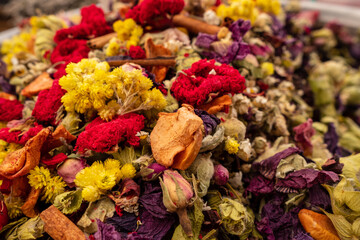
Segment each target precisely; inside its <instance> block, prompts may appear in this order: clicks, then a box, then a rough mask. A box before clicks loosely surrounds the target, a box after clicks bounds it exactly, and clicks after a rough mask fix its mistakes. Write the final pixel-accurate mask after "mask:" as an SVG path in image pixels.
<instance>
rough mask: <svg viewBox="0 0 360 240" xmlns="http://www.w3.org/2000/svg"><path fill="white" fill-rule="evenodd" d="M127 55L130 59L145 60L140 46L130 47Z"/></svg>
mask: <svg viewBox="0 0 360 240" xmlns="http://www.w3.org/2000/svg"><path fill="white" fill-rule="evenodd" d="M129 55H130V57H131V58H132V59H144V58H146V54H145V51H144V49H142V48H141V47H140V46H131V47H130V49H129Z"/></svg>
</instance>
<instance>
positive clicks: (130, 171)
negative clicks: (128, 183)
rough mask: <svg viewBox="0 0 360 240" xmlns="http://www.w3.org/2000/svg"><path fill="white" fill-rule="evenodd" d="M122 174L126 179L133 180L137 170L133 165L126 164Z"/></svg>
mask: <svg viewBox="0 0 360 240" xmlns="http://www.w3.org/2000/svg"><path fill="white" fill-rule="evenodd" d="M121 172H122V174H123V177H124V178H133V177H135V175H136V169H135V167H134V166H133V165H132V164H131V163H126V164H125V165H124V166H123V167H122V168H121Z"/></svg>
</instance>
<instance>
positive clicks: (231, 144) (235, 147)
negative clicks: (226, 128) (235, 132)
mask: <svg viewBox="0 0 360 240" xmlns="http://www.w3.org/2000/svg"><path fill="white" fill-rule="evenodd" d="M239 147H240V144H239V143H238V141H236V139H235V138H232V137H228V138H227V139H226V141H225V151H227V152H228V153H230V154H236V153H237V152H238V151H239Z"/></svg>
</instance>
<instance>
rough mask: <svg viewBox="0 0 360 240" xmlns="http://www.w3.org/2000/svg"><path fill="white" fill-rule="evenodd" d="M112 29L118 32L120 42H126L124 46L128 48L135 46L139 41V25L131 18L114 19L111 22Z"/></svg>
mask: <svg viewBox="0 0 360 240" xmlns="http://www.w3.org/2000/svg"><path fill="white" fill-rule="evenodd" d="M113 28H114V31H115V32H116V33H117V34H118V39H119V40H120V41H122V42H126V47H127V48H128V49H129V48H130V47H131V46H137V45H138V44H139V42H140V37H141V36H142V34H143V29H142V27H141V26H139V25H137V24H136V22H135V21H134V20H133V19H131V18H128V19H125V20H124V21H121V20H119V21H116V22H115V23H114V24H113Z"/></svg>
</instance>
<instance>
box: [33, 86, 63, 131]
mask: <svg viewBox="0 0 360 240" xmlns="http://www.w3.org/2000/svg"><path fill="white" fill-rule="evenodd" d="M64 94H65V90H63V89H62V88H61V86H60V85H59V80H54V82H53V85H52V87H51V88H50V89H48V90H43V91H41V92H40V93H39V95H38V99H37V101H36V104H35V108H34V110H33V111H32V115H33V116H34V117H35V118H36V119H37V120H39V121H41V122H45V123H48V124H51V125H54V126H55V125H56V120H55V118H56V112H57V110H58V109H59V107H60V106H61V104H62V103H61V97H62V96H63V95H64Z"/></svg>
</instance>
